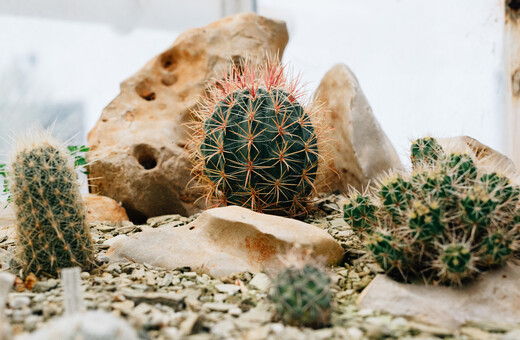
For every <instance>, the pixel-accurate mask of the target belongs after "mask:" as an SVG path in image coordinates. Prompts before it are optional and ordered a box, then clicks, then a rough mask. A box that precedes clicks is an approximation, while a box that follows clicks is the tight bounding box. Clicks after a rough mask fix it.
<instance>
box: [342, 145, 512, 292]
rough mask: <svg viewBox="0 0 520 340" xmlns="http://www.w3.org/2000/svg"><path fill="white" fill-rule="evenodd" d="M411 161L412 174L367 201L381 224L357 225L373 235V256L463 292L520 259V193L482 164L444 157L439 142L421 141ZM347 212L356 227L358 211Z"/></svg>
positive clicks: (388, 266)
mask: <svg viewBox="0 0 520 340" xmlns="http://www.w3.org/2000/svg"><path fill="white" fill-rule="evenodd" d="M411 158H412V164H413V167H412V171H411V172H410V173H399V175H397V176H396V175H391V176H389V177H388V178H387V179H385V180H382V181H381V182H380V183H379V185H378V186H376V187H375V188H373V190H372V191H371V192H369V193H368V194H367V195H365V199H364V200H363V205H364V206H373V207H375V208H373V209H371V215H370V216H374V218H370V219H364V220H363V227H362V228H356V226H355V225H352V227H353V228H354V230H355V231H356V232H361V233H364V234H368V235H364V239H365V244H366V247H367V250H368V252H369V254H370V255H371V256H372V258H373V259H374V260H375V261H377V262H378V263H379V264H380V265H381V267H382V268H383V269H384V270H386V271H387V272H390V273H392V272H394V273H399V274H400V276H401V278H402V279H404V280H409V279H412V278H413V277H416V278H426V279H427V280H431V281H434V282H436V283H441V284H459V285H460V284H461V283H462V282H463V281H464V280H467V279H470V278H473V277H475V276H477V275H478V274H479V273H480V272H483V271H485V270H488V269H490V268H493V267H496V266H500V265H503V264H504V263H506V262H507V261H508V260H510V259H511V258H512V257H513V256H518V255H517V254H518V251H519V250H520V249H518V245H519V244H520V242H519V241H520V222H519V221H520V217H519V216H520V206H519V201H520V187H519V186H517V185H516V184H514V183H513V181H511V180H510V179H509V178H508V177H506V176H500V175H498V174H497V173H495V172H490V173H486V172H485V167H479V165H480V164H481V163H480V161H479V159H478V158H477V157H473V156H471V155H469V154H460V153H445V152H444V151H443V150H442V148H441V147H440V146H439V145H438V143H437V142H436V141H435V140H434V139H433V138H422V139H419V140H417V141H416V142H414V143H413V144H412V155H411ZM486 166H488V165H486ZM357 195H358V193H354V194H353V196H351V197H353V198H351V200H350V202H355V199H356V198H357ZM367 198H369V199H367ZM345 211H346V212H348V213H345V220H347V221H354V222H355V221H356V219H355V218H353V216H354V211H355V206H354V205H353V204H352V203H351V205H350V206H346V207H345ZM358 224H360V223H359V222H358ZM376 229H377V230H378V231H377V232H373V231H374V230H376Z"/></svg>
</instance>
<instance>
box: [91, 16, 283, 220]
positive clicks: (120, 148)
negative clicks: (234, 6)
mask: <svg viewBox="0 0 520 340" xmlns="http://www.w3.org/2000/svg"><path fill="white" fill-rule="evenodd" d="M288 39H289V38H288V33H287V28H286V25H285V23H284V22H283V21H276V20H270V19H267V18H264V17H261V16H258V15H256V14H252V13H243V14H238V15H235V16H231V17H227V18H224V19H221V20H218V21H216V22H214V23H212V24H210V25H208V26H206V27H203V28H196V29H190V30H188V31H186V32H184V33H182V34H181V35H180V36H179V37H178V38H177V40H175V42H174V43H173V45H172V46H171V47H170V48H168V49H167V50H166V51H164V52H163V53H161V54H160V55H158V56H156V57H154V58H153V59H151V60H150V61H149V62H148V63H147V64H146V65H145V66H144V67H143V68H142V69H141V70H139V71H138V72H137V73H136V74H134V75H133V76H132V77H130V78H129V79H127V80H125V81H124V82H123V83H122V84H121V92H120V94H119V95H118V96H117V97H116V98H115V99H114V100H113V101H112V102H111V103H110V104H109V105H108V106H107V107H106V108H105V109H104V110H103V113H102V114H101V117H100V119H99V121H98V122H97V124H96V126H95V127H94V128H93V129H92V131H90V133H89V135H88V145H89V147H90V152H89V153H88V159H89V161H91V162H92V164H91V166H90V175H89V177H90V184H91V188H92V191H93V192H94V193H99V194H101V195H105V196H108V197H111V198H113V199H115V200H116V201H118V202H122V203H123V206H124V207H125V208H126V210H127V213H128V215H129V217H130V218H131V219H132V220H141V221H144V220H145V218H146V217H152V216H158V215H165V214H171V213H178V214H183V215H190V214H192V213H194V212H196V211H197V210H198V209H199V208H201V207H202V204H203V203H204V201H203V200H200V201H199V202H200V203H201V205H200V206H196V205H195V204H194V202H195V201H196V200H197V199H198V198H199V197H200V192H199V191H198V190H197V189H196V188H195V185H190V186H189V187H187V184H188V183H190V179H191V176H190V170H191V165H190V162H189V160H188V158H187V154H186V150H185V145H186V143H187V138H188V135H189V133H188V132H189V129H188V127H187V126H185V125H184V123H186V122H189V121H190V119H191V111H192V110H193V109H194V108H195V107H196V105H197V103H198V101H199V99H200V97H201V95H203V94H204V93H205V90H206V89H207V81H210V80H214V78H215V77H217V76H218V75H219V74H221V72H223V71H225V69H226V68H227V67H228V65H229V64H230V62H231V60H235V61H238V60H240V58H241V57H245V56H249V57H251V58H260V57H264V56H265V55H266V54H273V55H274V54H276V53H278V55H279V57H281V56H282V53H283V51H284V48H285V46H286V44H287V41H288ZM137 48H138V47H137ZM191 184H194V183H191Z"/></svg>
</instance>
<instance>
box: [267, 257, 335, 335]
mask: <svg viewBox="0 0 520 340" xmlns="http://www.w3.org/2000/svg"><path fill="white" fill-rule="evenodd" d="M330 285H331V281H330V279H329V277H328V276H327V274H326V273H324V272H323V271H322V270H321V269H320V268H318V267H316V266H314V265H311V264H307V265H305V266H304V267H303V268H298V267H296V266H291V267H289V268H286V269H284V270H282V271H281V272H280V273H279V274H278V276H276V278H275V279H274V282H273V287H272V290H271V294H270V298H271V300H272V301H273V303H274V305H275V307H276V313H277V318H278V319H279V320H282V321H283V322H284V323H285V324H287V325H291V326H307V327H314V328H318V327H323V326H326V325H328V324H329V318H330V313H331V309H332V291H331V289H330Z"/></svg>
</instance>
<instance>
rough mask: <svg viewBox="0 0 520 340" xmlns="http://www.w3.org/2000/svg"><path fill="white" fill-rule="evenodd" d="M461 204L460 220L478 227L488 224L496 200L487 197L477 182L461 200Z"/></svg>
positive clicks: (484, 226)
mask: <svg viewBox="0 0 520 340" xmlns="http://www.w3.org/2000/svg"><path fill="white" fill-rule="evenodd" d="M461 204H462V207H463V209H464V212H463V214H462V220H463V221H465V222H466V223H469V224H470V225H474V226H477V227H480V228H486V227H487V226H488V225H489V223H490V222H491V219H490V218H491V217H490V216H491V214H492V213H493V212H494V211H495V208H496V206H497V202H496V201H495V200H493V199H492V198H491V197H489V195H488V194H487V193H486V192H485V190H484V188H483V187H482V186H481V185H479V184H477V185H475V186H474V187H473V188H471V191H470V193H469V194H468V195H467V196H466V197H464V198H463V199H462V200H461Z"/></svg>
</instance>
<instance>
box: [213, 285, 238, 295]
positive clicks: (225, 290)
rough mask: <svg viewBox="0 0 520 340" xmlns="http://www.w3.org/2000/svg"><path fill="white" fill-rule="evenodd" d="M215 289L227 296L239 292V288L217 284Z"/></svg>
mask: <svg viewBox="0 0 520 340" xmlns="http://www.w3.org/2000/svg"><path fill="white" fill-rule="evenodd" d="M215 288H216V289H217V290H218V291H219V292H221V293H226V294H229V295H233V294H235V293H236V292H238V291H239V290H240V287H239V286H237V285H234V284H217V285H215Z"/></svg>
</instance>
